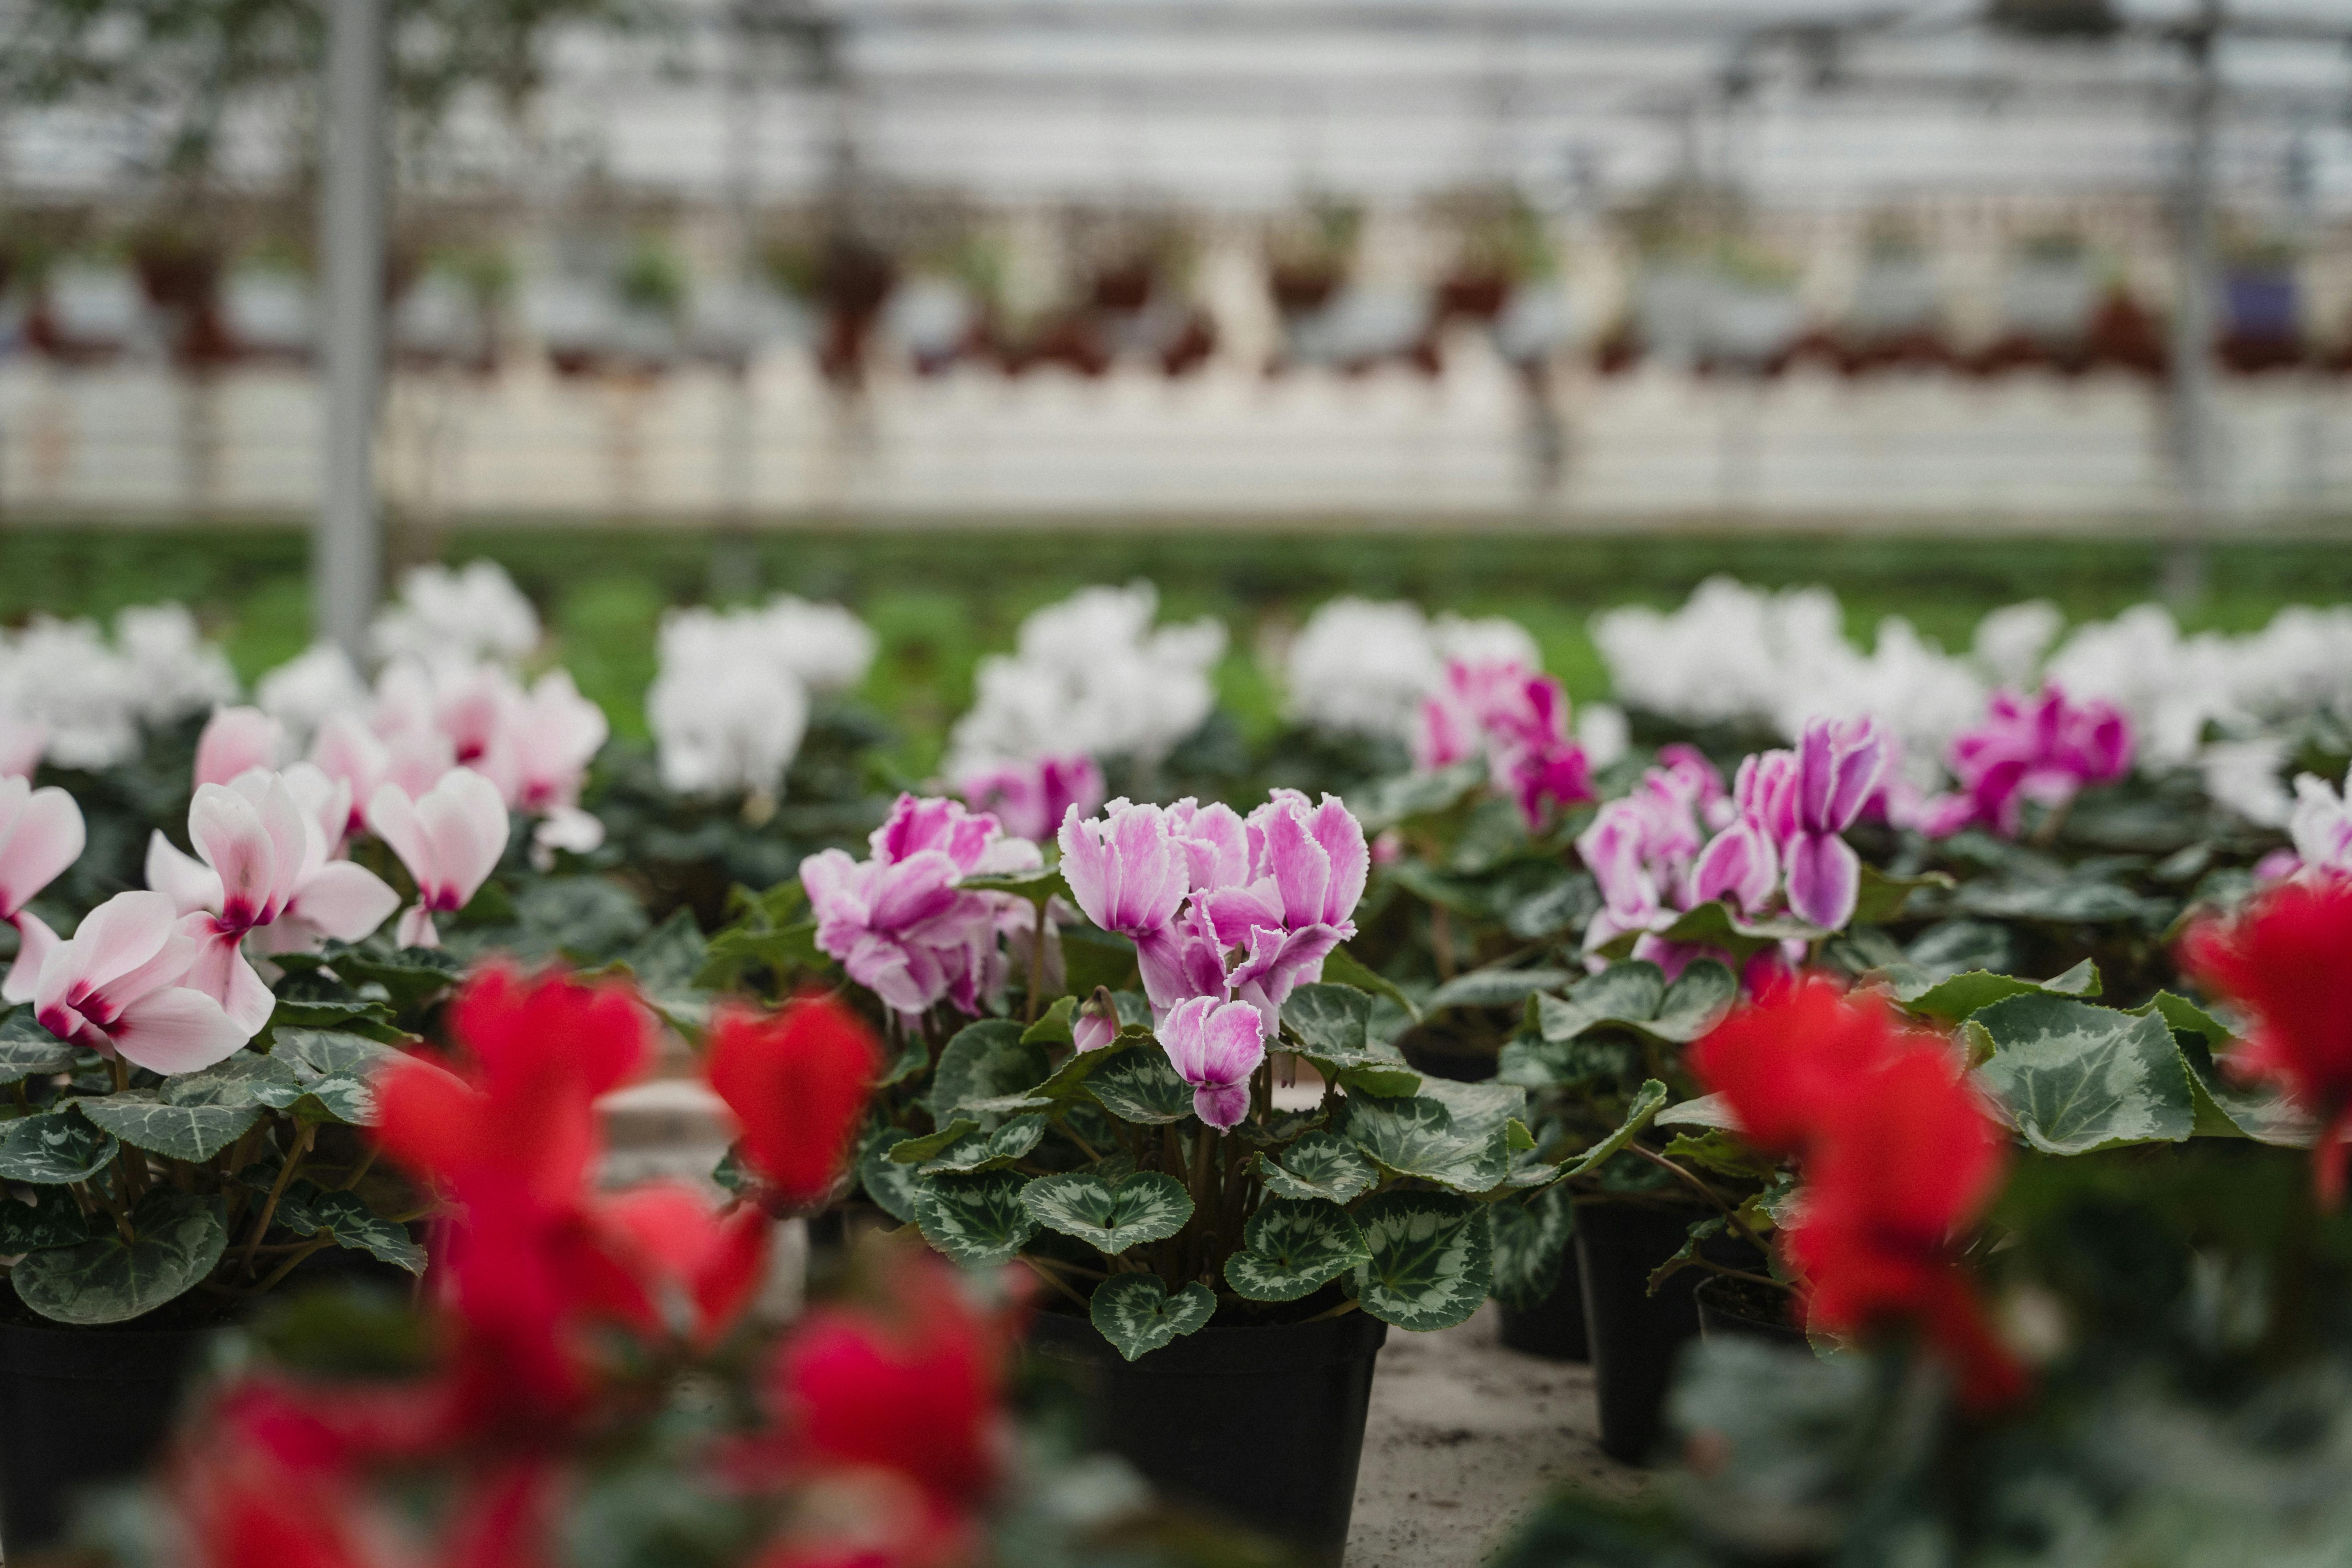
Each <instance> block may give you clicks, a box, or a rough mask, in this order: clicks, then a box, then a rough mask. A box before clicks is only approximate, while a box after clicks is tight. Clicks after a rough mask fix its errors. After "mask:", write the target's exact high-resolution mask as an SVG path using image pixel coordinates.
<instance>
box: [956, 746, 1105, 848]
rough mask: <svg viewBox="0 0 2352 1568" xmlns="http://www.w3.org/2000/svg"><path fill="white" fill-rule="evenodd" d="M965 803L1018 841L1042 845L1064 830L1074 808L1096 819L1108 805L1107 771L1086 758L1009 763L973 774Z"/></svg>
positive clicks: (1072, 755)
mask: <svg viewBox="0 0 2352 1568" xmlns="http://www.w3.org/2000/svg"><path fill="white" fill-rule="evenodd" d="M959 788H960V789H961V793H962V795H963V797H964V799H966V800H968V801H970V802H971V804H972V805H973V807H974V808H975V809H977V810H981V811H985V812H988V813H990V814H991V815H992V816H995V818H996V819H997V820H998V821H999V822H1001V823H1003V825H1004V831H1005V832H1007V833H1009V834H1011V835H1012V836H1013V837H1015V838H1028V839H1036V840H1042V839H1044V838H1045V837H1046V836H1047V835H1048V834H1051V833H1052V832H1054V831H1055V829H1056V828H1057V827H1059V826H1061V825H1062V820H1063V819H1064V818H1065V817H1066V816H1069V814H1070V811H1071V809H1072V808H1073V807H1075V808H1076V811H1077V814H1078V815H1079V816H1093V815H1094V814H1095V812H1096V811H1097V809H1099V808H1100V806H1101V805H1102V803H1103V794H1104V790H1103V775H1102V769H1101V768H1099V767H1097V765H1096V763H1095V760H1094V759H1093V758H1092V757H1090V756H1087V754H1086V753H1085V752H1070V753H1068V754H1067V755H1064V756H1055V757H1039V758H1037V759H1036V760H1035V761H1034V762H1027V763H1005V764H1004V765H1003V767H998V768H989V769H986V770H984V771H982V772H980V773H971V774H967V775H966V776H965V777H964V779H963V780H962V782H961V784H960V785H959Z"/></svg>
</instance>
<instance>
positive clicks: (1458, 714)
mask: <svg viewBox="0 0 2352 1568" xmlns="http://www.w3.org/2000/svg"><path fill="white" fill-rule="evenodd" d="M1568 721H1569V703H1568V692H1567V689H1566V688H1564V687H1562V686H1561V685H1560V683H1559V681H1557V680H1555V679H1552V678H1551V677H1550V676H1548V675H1543V674H1540V673H1538V672H1537V671H1535V670H1531V669H1528V668H1527V667H1526V666H1525V665H1522V664H1518V663H1516V662H1513V661H1510V660H1497V661H1482V662H1475V663H1474V662H1470V661H1467V660H1463V659H1454V660H1450V661H1448V663H1447V664H1446V667H1445V683H1444V686H1443V687H1442V688H1441V689H1439V690H1438V691H1437V692H1436V693H1435V694H1434V695H1433V696H1431V697H1429V698H1426V699H1424V700H1423V703H1422V708H1421V724H1420V728H1419V730H1418V731H1417V732H1416V734H1415V736H1414V739H1413V763H1414V765H1416V766H1417V767H1420V768H1423V769H1424V770H1433V769H1437V768H1445V767H1451V766H1453V765H1454V763H1460V762H1466V761H1468V760H1469V759H1471V758H1473V757H1475V756H1479V755H1482V754H1483V755H1484V756H1485V757H1486V764H1487V782H1488V785H1489V787H1491V788H1493V789H1494V790H1496V792H1498V793H1500V794H1503V795H1508V796H1510V797H1511V798H1512V799H1513V800H1515V801H1516V802H1517V804H1518V807H1519V814H1520V816H1522V817H1523V818H1524V819H1525V820H1526V822H1527V825H1528V829H1529V830H1530V831H1532V830H1534V829H1535V828H1537V827H1538V826H1542V823H1543V819H1544V815H1545V813H1546V811H1547V810H1548V809H1549V806H1550V805H1553V804H1558V805H1575V804H1577V803H1578V802H1580V801H1586V800H1591V798H1592V778H1591V766H1590V764H1589V763H1587V761H1586V758H1585V755H1584V749H1583V748H1582V747H1581V746H1580V745H1578V744H1577V743H1576V742H1575V741H1574V740H1573V739H1571V738H1570V734H1569V728H1568Z"/></svg>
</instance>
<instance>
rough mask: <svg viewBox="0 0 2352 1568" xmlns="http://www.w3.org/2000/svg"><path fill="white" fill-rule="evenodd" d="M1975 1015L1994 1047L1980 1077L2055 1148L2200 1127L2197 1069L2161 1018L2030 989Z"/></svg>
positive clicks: (2047, 1148) (2172, 1135)
mask: <svg viewBox="0 0 2352 1568" xmlns="http://www.w3.org/2000/svg"><path fill="white" fill-rule="evenodd" d="M1972 1022H1973V1023H1974V1024H1976V1025H1979V1026H1982V1027H1983V1029H1984V1031H1985V1033H1986V1034H1987V1035H1989V1036H1990V1037H1991V1039H1992V1042H1993V1046H1994V1052H1993V1056H1992V1059H1991V1060H1990V1061H1988V1062H1986V1063H1985V1064H1984V1065H1983V1066H1982V1067H1980V1068H1978V1069H1977V1080H1978V1081H1979V1083H1981V1084H1983V1085H1984V1086H1985V1088H1987V1089H1990V1090H1991V1091H1992V1093H1993V1095H1994V1096H1995V1097H1996V1098H1997V1099H1999V1100H2000V1102H2001V1103H2002V1104H2003V1105H2004V1106H2006V1107H2007V1108H2008V1109H2009V1112H2010V1115H2011V1118H2012V1119H2013V1120H2014V1121H2015V1122H2016V1125H2017V1131H2019V1133H2020V1134H2021V1135H2022V1136H2023V1137H2024V1139H2025V1141H2026V1142H2028V1143H2031V1144H2032V1145H2033V1147H2035V1148H2036V1149H2039V1150H2042V1152H2045V1153H2050V1154H2084V1153H2088V1152H2091V1151H2092V1150H2095V1149H2113V1148H2117V1147H2120V1146H2122V1145H2124V1144H2128V1143H2158V1142H2162V1143H2178V1142H2181V1141H2182V1140H2183V1139H2185V1138H2187V1137H2189V1135H2190V1134H2191V1133H2192V1132H2193V1131H2196V1125H2197V1105H2196V1100H2195V1099H2194V1098H2193V1096H2192V1095H2191V1093H2190V1091H2189V1068H2188V1067H2187V1065H2186V1064H2185V1063H2184V1062H2183V1061H2182V1060H2181V1057H2180V1052H2179V1047H2176V1046H2175V1045H2174V1044H2173V1040H2172V1031H2171V1029H2170V1028H2169V1027H2168V1026H2167V1025H2166V1023H2165V1021H2164V1019H2163V1017H2162V1016H2159V1015H2157V1014H2154V1013H2148V1014H2143V1015H2140V1016H2133V1015H2131V1014H2129V1013H2118V1012H2116V1011H2115V1010H2113V1009H2112V1008H2107V1007H2096V1006H2093V1005H2091V1004H2089V1003H2087V1002H2071V1001H2067V1000H2064V999H2063V998H2061V997H2055V996H2042V995H2022V996H2012V997H2011V998H2009V1000H2007V1001H2005V1002H1997V1003H1995V1004H1994V1005H1991V1006H1990V1007H1987V1008H1985V1009H1984V1010H1983V1011H1982V1012H1980V1013H1978V1014H1977V1015H1976V1016H1975V1017H1974V1019H1973V1020H1972Z"/></svg>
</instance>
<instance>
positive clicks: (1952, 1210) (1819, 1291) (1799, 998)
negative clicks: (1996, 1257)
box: [1691, 975, 2024, 1409]
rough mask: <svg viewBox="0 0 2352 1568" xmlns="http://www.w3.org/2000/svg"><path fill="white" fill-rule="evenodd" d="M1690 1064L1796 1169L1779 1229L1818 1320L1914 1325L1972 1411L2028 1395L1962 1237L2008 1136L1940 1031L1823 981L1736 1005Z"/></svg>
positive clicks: (1745, 1131)
mask: <svg viewBox="0 0 2352 1568" xmlns="http://www.w3.org/2000/svg"><path fill="white" fill-rule="evenodd" d="M1691 1067H1692V1070H1693V1071H1694V1072H1696V1074H1697V1075H1698V1078H1699V1079H1700V1081H1701V1082H1702V1083H1704V1084H1705V1085H1706V1087H1707V1088H1709V1089H1713V1090H1714V1091H1716V1092H1717V1093H1718V1094H1721V1095H1722V1096H1723V1097H1724V1099H1725V1100H1726V1101H1727V1103H1728V1104H1729V1106H1730V1109H1731V1111H1732V1114H1733V1116H1734V1117H1735V1118H1736V1119H1737V1120H1738V1122H1739V1125H1740V1129H1741V1131H1742V1135H1743V1136H1744V1137H1746V1138H1747V1139H1748V1141H1749V1142H1751V1143H1753V1144H1754V1145H1755V1146H1756V1147H1757V1148H1759V1150H1762V1151H1764V1152H1768V1153H1774V1154H1793V1155H1796V1156H1798V1157H1799V1158H1800V1159H1801V1161H1802V1162H1803V1175H1804V1178H1805V1187H1804V1194H1803V1201H1802V1204H1801V1207H1800V1209H1799V1211H1798V1215H1797V1217H1796V1219H1795V1221H1794V1222H1793V1223H1792V1224H1791V1225H1790V1226H1789V1227H1788V1228H1787V1229H1786V1230H1785V1232H1784V1233H1783V1237H1784V1244H1785V1245H1786V1247H1787V1248H1788V1251H1789V1255H1790V1260H1791V1261H1792V1262H1793V1263H1794V1264H1795V1265H1796V1267H1797V1268H1798V1269H1799V1271H1800V1272H1801V1274H1802V1276H1803V1279H1804V1287H1803V1289H1804V1298H1805V1306H1806V1313H1807V1321H1809V1322H1811V1323H1812V1324H1813V1325H1815V1326H1816V1327H1819V1328H1821V1329H1822V1330H1824V1331H1829V1332H1832V1333H1858V1332H1864V1331H1868V1330H1870V1329H1873V1328H1875V1327H1878V1326H1880V1325H1883V1324H1885V1323H1887V1322H1890V1321H1912V1322H1916V1323H1917V1324H1919V1325H1920V1326H1921V1327H1922V1328H1924V1329H1925V1330H1926V1331H1927V1333H1928V1334H1929V1335H1930V1336H1931V1337H1932V1338H1933V1339H1934V1341H1935V1342H1936V1343H1937V1345H1938V1346H1940V1347H1941V1348H1942V1350H1943V1352H1944V1353H1945V1355H1946V1356H1947V1357H1948V1359H1949V1360H1950V1361H1951V1362H1952V1363H1953V1364H1954V1366H1955V1367H1956V1368H1957V1370H1958V1373H1959V1374H1960V1380H1961V1384H1960V1393H1961V1396H1962V1398H1963V1399H1965V1400H1966V1401H1967V1402H1968V1403H1969V1404H1970V1405H1973V1406H1975V1407H1977V1408H1979V1409H1989V1408H1991V1407H1993V1406H1996V1405H2002V1404H2005V1403H2007V1402H2008V1401H2010V1400H2011V1399H2013V1398H2014V1397H2016V1396H2017V1394H2020V1393H2021V1391H2022V1389H2023V1386H2024V1379H2023V1373H2021V1370H2020V1369H2019V1368H2018V1366H2017V1364H2016V1363H2015V1362H2014V1361H2013V1360H2012V1359H2011V1357H2010V1355H2009V1353H2008V1352H2007V1351H2006V1350H2004V1349H2003V1348H2002V1347H2001V1345H2000V1342H1998V1340H1996V1339H1995V1337H1994V1336H1993V1334H1992V1331H1991V1329H1990V1325H1989V1324H1988V1323H1987V1321H1986V1320H1985V1317H1984V1313H1983V1310H1982V1308H1981V1307H1980V1306H1979V1303H1978V1301H1977V1299H1976V1294H1975V1292H1974V1290H1973V1289H1971V1288H1970V1286H1969V1280H1968V1276H1967V1274H1966V1272H1965V1271H1964V1270H1963V1269H1962V1268H1961V1267H1960V1264H1959V1259H1958V1251H1957V1248H1956V1247H1955V1244H1954V1238H1955V1237H1956V1235H1957V1234H1958V1233H1959V1232H1961V1231H1962V1230H1964V1229H1965V1228H1966V1227H1967V1226H1969V1225H1970V1224H1971V1223H1973V1222H1974V1221H1975V1220H1976V1218H1977V1217H1978V1216H1979V1215H1980V1214H1981V1213H1982V1212H1983V1209H1984V1206H1985V1205H1986V1204H1987V1203H1988V1202H1989V1201H1990V1198H1991V1196H1992V1194H1993V1193H1994V1191H1995V1190H1996V1189H1997V1188H1998V1186H1999V1185H2000V1175H2001V1171H2002V1169H2003V1167H2004V1165H2005V1163H2006V1152H2005V1149H2004V1145H2003V1139H2002V1133H2001V1130H2000V1125H1999V1124H1998V1123H1997V1122H1996V1121H1994V1120H1993V1119H1992V1117H1991V1116H1990V1114H1989V1112H1988V1110H1987V1109H1986V1107H1985V1105H1984V1103H1983V1101H1982V1100H1980V1099H1979V1096H1978V1094H1977V1092H1976V1090H1975V1089H1972V1088H1971V1087H1970V1086H1969V1082H1968V1079H1967V1078H1966V1076H1965V1073H1964V1071H1963V1068H1962V1065H1961V1062H1960V1060H1959V1058H1958V1057H1957V1056H1956V1055H1955V1054H1954V1053H1953V1052H1952V1051H1951V1050H1950V1049H1948V1047H1947V1046H1946V1045H1945V1043H1944V1042H1943V1041H1942V1040H1941V1039H1940V1038H1939V1037H1936V1036H1933V1035H1930V1034H1927V1033H1926V1032H1924V1031H1921V1030H1917V1029H1913V1028H1907V1027H1905V1026H1902V1025H1901V1024H1900V1023H1899V1022H1898V1021H1897V1020H1896V1018H1895V1016H1894V1014H1893V1012H1892V1011H1891V1009H1890V1008H1889V1007H1888V1005H1887V1004H1886V1002H1885V999H1884V998H1883V997H1879V996H1877V995H1874V994H1844V993H1842V992H1840V990H1839V989H1838V987H1837V986H1836V984H1834V983H1833V982H1832V981H1830V980H1828V979H1826V978H1824V977H1822V976H1818V975H1816V976H1810V977H1807V978H1804V979H1801V980H1798V981H1795V982H1793V983H1791V984H1785V985H1780V986H1777V987H1774V988H1773V989H1771V990H1769V991H1768V992H1767V993H1766V994H1765V995H1764V996H1763V997H1761V998H1760V999H1759V1000H1758V1001H1757V1002H1755V1003H1754V1004H1752V1005H1748V1006H1745V1007H1742V1008H1740V1009H1738V1011H1737V1012H1735V1013H1733V1014H1732V1015H1731V1016H1729V1017H1728V1018H1727V1019H1725V1020H1724V1021H1723V1022H1722V1023H1721V1024H1719V1025H1717V1026H1716V1027H1715V1028H1714V1029H1713V1030H1712V1031H1710V1032H1709V1033H1708V1034H1707V1035H1706V1037H1703V1038H1702V1039H1701V1040H1700V1041H1699V1042H1698V1043H1697V1045H1696V1046H1695V1047H1693V1048H1692V1053H1691Z"/></svg>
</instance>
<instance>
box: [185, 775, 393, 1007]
mask: <svg viewBox="0 0 2352 1568" xmlns="http://www.w3.org/2000/svg"><path fill="white" fill-rule="evenodd" d="M297 766H298V767H300V768H301V772H300V773H299V775H292V774H290V770H289V773H288V774H281V773H266V772H264V771H262V770H261V769H258V768H256V769H253V770H251V771H249V772H247V773H240V774H238V775H237V777H236V778H235V779H233V780H231V781H230V782H229V783H227V784H199V785H197V786H196V794H195V799H194V802H192V803H191V804H190V805H189V807H188V839H189V842H190V843H191V844H193V845H194V847H195V850H196V853H195V855H194V857H190V856H188V855H184V854H183V853H182V852H181V851H180V850H178V849H177V848H174V847H173V845H172V843H171V841H170V840H169V839H166V838H165V837H163V835H162V834H161V833H157V834H155V835H154V836H153V837H151V838H150V839H149V841H148V845H147V882H148V886H149V887H150V888H152V889H154V890H156V891H158V892H161V893H164V894H166V895H168V896H169V897H170V898H171V900H172V901H173V906H174V907H175V908H176V909H178V910H180V912H181V914H182V915H183V917H184V921H183V923H182V926H181V930H182V932H183V934H184V935H186V936H188V937H190V938H192V939H194V942H195V943H196V947H195V952H194V956H193V958H192V959H191V961H190V963H189V967H188V971H187V974H186V976H185V978H184V981H183V984H187V985H191V986H193V987H194V988H195V989H197V990H199V991H202V992H203V993H205V994H206V995H208V996H210V997H212V998H213V1000H215V1001H216V1002H218V1003H219V1004H220V1005H221V1006H222V1008H223V1010H224V1011H226V1013H227V1015H228V1016H229V1020H230V1022H232V1023H234V1024H235V1025H236V1026H238V1027H239V1028H241V1029H243V1030H245V1032H246V1033H247V1035H248V1036H250V1035H253V1034H255V1033H257V1032H258V1031H259V1030H260V1028H261V1026H262V1025H263V1024H265V1023H267V1022H268V1019H269V1014H270V1010H271V1008H272V1007H273V1006H274V1005H275V998H273V997H272V996H271V994H270V992H269V987H268V985H267V984H265V983H264V982H263V981H262V978H261V976H260V974H259V973H257V972H256V970H255V969H254V967H253V965H252V963H250V962H249V961H248V960H247V957H246V955H245V947H246V945H247V942H248V940H250V942H251V943H252V945H253V946H255V947H256V948H257V950H258V951H260V952H265V953H268V952H297V951H299V950H302V949H305V948H310V947H314V946H316V945H317V944H318V943H319V942H320V941H322V940H324V939H325V938H327V937H339V938H341V939H342V940H343V941H345V942H357V941H359V940H360V939H361V938H362V937H364V936H366V935H368V934H369V933H370V932H372V931H374V930H375V929H376V928H377V927H378V926H380V925H382V924H383V922H384V921H385V920H386V919H388V918H390V916H391V914H392V912H393V910H396V909H398V908H399V907H400V895H399V894H397V893H395V892H394V891H393V889H391V888H390V887H389V886H388V885H386V883H385V882H384V881H383V879H382V878H380V877H378V876H377V875H376V874H375V873H374V872H373V871H371V870H369V869H367V868H365V867H363V866H356V865H353V864H352V862H350V861H348V860H337V859H331V858H329V854H328V841H327V837H326V835H327V823H328V822H329V821H331V822H333V823H334V824H336V825H337V826H340V825H341V821H342V820H343V818H344V816H346V810H345V807H344V804H343V802H344V798H345V797H344V795H343V793H342V792H343V788H344V786H342V785H341V784H334V783H331V782H330V781H329V780H328V779H327V778H326V777H325V775H324V774H322V773H319V772H318V771H317V770H316V769H314V768H310V767H307V766H304V765H302V764H297ZM289 775H290V776H289ZM298 780H299V784H298Z"/></svg>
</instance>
